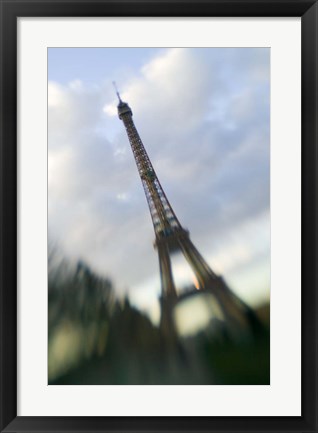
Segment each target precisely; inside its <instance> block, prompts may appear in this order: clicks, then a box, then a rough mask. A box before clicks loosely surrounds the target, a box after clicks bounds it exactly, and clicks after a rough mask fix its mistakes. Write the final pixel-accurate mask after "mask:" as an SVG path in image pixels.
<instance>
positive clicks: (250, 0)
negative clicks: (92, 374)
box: [0, 0, 318, 433]
mask: <svg viewBox="0 0 318 433" xmlns="http://www.w3.org/2000/svg"><path fill="white" fill-rule="evenodd" d="M0 5H1V25H0V27H1V74H0V78H1V90H0V94H1V126H0V132H1V147H0V149H1V157H0V161H1V172H0V179H1V220H0V229H1V243H0V260H1V262H0V285H1V287H0V288H1V314H0V320H1V377H0V379H1V384H0V390H1V391H0V392H1V394H0V396H1V412H0V416H1V420H0V430H1V432H109V433H110V432H115V431H116V432H118V431H121V432H139V431H147V432H177V431H182V432H201V431H205V432H208V431H209V432H239V431H240V432H243V431H246V432H252V431H253V432H260V431H262V432H291V431H301V432H317V431H318V430H317V407H318V402H317V319H316V316H317V313H318V309H317V267H316V261H317V119H318V111H317V78H318V76H317V61H318V56H317V48H318V44H317V34H318V33H317V23H318V20H317V17H318V15H317V14H318V6H317V1H313V0H216V1H215V0H206V1H203V0H199V1H195V0H180V1H177V0H173V1H171V2H169V1H165V0H157V1H151V2H145V1H136V0H132V1H121V0H112V1H107V0H91V1H90V0H81V1H77V0H65V1H62V2H61V1H52V0H42V1H32V0H0ZM53 16H54V17H93V16H107V17H115V16H117V17H119V16H127V17H151V16H162V17H169V16H170V17H176V16H180V17H199V16H214V17H227V16H233V17H243V16H244V17H301V38H302V41H301V50H302V54H301V57H302V60H301V74H302V84H301V91H302V98H301V113H302V133H301V139H302V150H301V155H302V161H301V169H302V177H301V194H302V209H301V216H302V227H301V231H302V233H301V234H302V243H301V248H302V251H301V258H302V259H301V260H302V262H301V267H302V334H301V337H302V354H301V359H302V387H301V393H302V394H301V399H302V411H301V412H302V415H301V416H297V417H283V416H282V417H245V416H244V417H147V416H145V417H40V416H39V417H34V416H32V417H20V416H17V252H18V251H17V240H18V237H17V175H18V173H17V18H18V17H53ZM286 163H288V158H286ZM282 314H283V312H282Z"/></svg>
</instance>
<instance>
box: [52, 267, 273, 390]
mask: <svg viewBox="0 0 318 433" xmlns="http://www.w3.org/2000/svg"><path fill="white" fill-rule="evenodd" d="M49 268H50V267H49ZM256 313H257V315H258V317H259V318H260V320H261V322H262V324H263V329H261V330H259V331H258V332H257V334H255V335H253V336H249V337H248V338H247V337H246V335H245V336H243V335H242V338H240V339H236V340H233V339H232V338H230V337H229V335H227V333H226V332H224V329H222V328H220V329H217V330H216V329H215V328H213V329H212V327H211V326H212V325H211V326H210V327H209V326H207V327H206V328H205V329H201V330H200V331H199V332H197V333H196V334H194V335H191V336H188V337H179V338H176V339H173V340H171V339H169V340H167V339H166V338H164V337H163V335H162V334H161V332H160V330H159V328H158V327H156V326H154V325H153V323H152V322H151V321H150V319H149V318H148V317H147V316H146V315H145V314H143V313H142V312H140V311H138V310H137V309H136V308H134V307H132V306H131V305H130V304H129V301H128V300H127V299H124V300H119V299H116V297H115V296H114V289H113V287H112V283H111V281H110V280H107V279H103V278H100V277H99V276H97V275H95V274H94V272H93V271H92V270H91V269H89V267H88V266H86V265H85V264H84V263H81V262H79V263H78V264H77V265H76V266H74V267H70V266H68V265H67V264H66V263H65V262H62V263H59V265H58V266H52V267H51V268H50V272H49V294H48V382H49V384H50V385H59V384H60V385H66V384H72V385H74V384H78V385H84V384H87V385H88V384H91V385H102V384H112V385H127V384H135V385H155V384H156V385H165V384H179V385H181V384H184V385H187V384H218V385H220V384H224V385H226V384H228V385H233V384H237V385H238V384H245V385H250V384H258V385H259V384H264V385H265V384H269V383H270V349H269V346H270V344H269V343H270V338H269V337H270V333H269V313H270V310H269V304H266V305H262V306H260V307H259V308H258V309H257V310H256ZM211 323H212V322H211Z"/></svg>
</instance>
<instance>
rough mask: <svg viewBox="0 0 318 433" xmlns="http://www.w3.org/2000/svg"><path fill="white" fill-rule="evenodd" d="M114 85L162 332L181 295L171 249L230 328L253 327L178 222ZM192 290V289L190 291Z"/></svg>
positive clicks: (248, 313)
mask: <svg viewBox="0 0 318 433" xmlns="http://www.w3.org/2000/svg"><path fill="white" fill-rule="evenodd" d="M114 87H115V90H116V94H117V97H118V100H119V103H118V106H117V109H118V116H119V119H120V120H122V122H123V124H124V126H125V129H126V132H127V135H128V139H129V142H130V145H131V148H132V151H133V154H134V157H135V161H136V165H137V168H138V172H139V175H140V178H141V182H142V186H143V188H144V192H145V195H146V199H147V202H148V206H149V210H150V215H151V219H152V223H153V227H154V231H155V242H154V246H155V248H156V249H157V251H158V257H159V266H160V278H161V298H160V301H161V318H160V327H161V329H162V331H163V333H164V334H166V335H169V333H173V332H174V321H173V309H174V307H175V306H176V304H177V303H178V302H179V301H180V299H181V298H182V296H180V295H179V294H178V293H177V290H176V287H175V283H174V279H173V272H172V266H171V257H170V256H171V254H173V253H175V252H181V253H182V254H183V255H184V257H185V258H186V260H187V262H188V263H189V265H190V267H191V268H192V270H193V272H194V274H195V276H196V278H197V281H198V285H199V287H198V290H200V291H202V292H207V293H210V294H211V295H213V296H214V298H215V300H216V301H217V303H218V304H219V307H220V308H221V311H222V313H223V317H224V321H225V322H226V323H227V324H229V325H231V327H232V329H236V330H237V329H238V326H239V328H241V327H245V328H246V327H249V328H251V327H252V328H255V327H256V326H258V323H259V322H258V319H257V317H256V315H255V313H254V311H253V310H252V309H251V308H250V307H249V306H248V305H247V304H245V303H244V302H243V301H242V300H241V299H240V298H239V297H238V296H237V295H235V294H234V293H233V292H232V291H231V290H230V289H229V287H228V286H227V284H226V283H225V281H224V280H223V278H222V277H221V276H218V275H216V274H215V273H214V272H213V271H212V269H211V268H210V266H209V265H208V263H207V262H206V261H205V259H204V258H203V257H202V255H201V254H200V253H199V251H198V250H197V248H196V247H195V246H194V244H193V243H192V241H191V239H190V237H189V231H188V230H186V229H185V228H183V227H182V225H181V224H180V222H179V220H178V218H177V216H176V214H175V212H174V210H173V209H172V206H171V205H170V203H169V200H168V198H167V196H166V194H165V192H164V190H163V188H162V186H161V184H160V182H159V179H158V177H157V175H156V172H155V170H154V168H153V165H152V163H151V161H150V158H149V156H148V154H147V152H146V149H145V147H144V145H143V143H142V141H141V138H140V136H139V134H138V131H137V129H136V127H135V124H134V122H133V119H132V110H131V108H130V107H129V105H128V104H127V103H126V102H123V101H122V99H121V97H120V94H119V92H118V90H117V88H116V85H115V83H114ZM196 292H197V290H193V293H196Z"/></svg>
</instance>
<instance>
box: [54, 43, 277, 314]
mask: <svg viewBox="0 0 318 433" xmlns="http://www.w3.org/2000/svg"><path fill="white" fill-rule="evenodd" d="M48 57H49V61H48V105H49V107H48V124H49V130H48V159H49V160H48V168H49V174H48V176H49V179H48V183H49V203H48V210H49V236H50V239H51V240H54V242H56V243H57V244H58V245H59V247H60V249H61V251H63V254H65V255H66V256H67V257H69V258H71V259H79V258H80V259H82V260H84V261H86V262H87V263H88V264H89V265H90V266H91V267H92V268H93V269H94V270H95V271H96V272H98V273H100V274H102V275H104V276H107V277H110V278H111V279H112V281H113V284H114V286H115V288H116V290H117V291H118V293H120V294H122V293H126V292H127V293H128V294H129V296H130V298H131V301H132V302H133V303H135V304H136V305H138V306H139V307H140V308H142V309H144V310H146V311H148V312H149V313H150V315H151V316H152V317H153V318H156V317H158V311H159V310H158V301H157V298H158V294H159V293H160V280H159V267H158V257H157V253H156V251H155V250H154V249H153V241H154V232H153V227H152V222H151V218H150V214H149V210H148V206H147V202H146V199H145V197H144V192H143V188H142V185H141V181H140V179H139V175H138V171H137V168H136V165H135V161H134V158H133V155H132V151H131V149H130V145H129V142H128V139H127V136H126V133H125V130H124V127H123V124H122V122H121V121H120V120H119V119H118V117H117V108H116V105H117V100H116V95H115V92H114V89H113V87H112V81H113V80H116V82H117V86H118V87H119V90H120V92H121V95H122V99H123V100H124V101H126V102H128V103H129V105H130V107H131V108H132V111H133V119H134V121H135V124H136V127H137V129H138V131H139V133H140V135H141V138H142V140H143V143H144V145H145V147H146V149H147V151H148V154H149V156H150V158H151V160H152V163H153V165H154V167H155V170H156V172H157V175H158V177H159V179H160V182H161V184H162V186H163V188H164V190H165V192H166V194H167V196H168V199H169V201H170V203H171V205H172V207H173V208H174V210H175V212H176V214H177V216H178V218H179V220H180V222H181V224H182V225H183V226H184V227H185V228H187V229H189V231H190V236H191V239H192V241H193V243H194V244H195V245H196V247H197V248H198V249H199V251H200V252H201V253H202V254H203V256H204V257H205V258H206V260H207V261H208V263H209V264H210V265H211V267H212V269H213V270H214V271H215V272H216V273H219V274H222V275H223V276H224V278H225V279H226V280H227V282H228V283H229V285H230V287H231V288H232V289H233V290H234V291H235V292H237V293H238V294H239V295H240V296H241V297H242V298H243V299H244V300H245V301H247V302H249V303H250V304H256V303H258V302H260V301H262V300H264V299H267V298H268V297H269V290H270V208H269V176H270V166H269V157H270V123H269V120H270V100H269V97H270V87H269V86H270V82H269V79H270V51H269V49H266V48H247V49H242V48H239V49H236V48H202V49H183V48H182V49H181V48H172V49H170V48H169V49H167V48H163V49H158V48H156V49H151V48H146V49H142V48H128V49H125V48H105V49H102V48H96V49H92V48H84V49H82V48H50V49H49V54H48ZM173 267H174V271H175V275H176V282H177V285H179V286H182V285H184V284H186V283H188V282H190V279H191V272H189V269H188V267H187V266H186V263H185V261H184V260H183V258H182V257H178V256H177V257H175V258H174V259H173Z"/></svg>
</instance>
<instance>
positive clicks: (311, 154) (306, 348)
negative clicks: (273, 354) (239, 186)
mask: <svg viewBox="0 0 318 433" xmlns="http://www.w3.org/2000/svg"><path fill="white" fill-rule="evenodd" d="M317 28H318V3H317V2H316V3H315V4H314V5H313V6H312V7H311V8H310V9H309V10H308V11H307V12H306V13H305V14H304V16H303V17H302V30H301V36H302V42H301V43H302V67H301V75H302V85H301V91H302V96H301V98H302V131H301V139H302V187H301V194H302V212H301V219H302V277H301V278H302V288H304V287H305V286H306V290H302V307H301V312H302V356H301V363H302V416H303V417H304V419H305V420H306V422H307V423H308V428H309V429H310V430H309V431H314V432H317V407H318V401H317V317H316V314H317V312H318V306H317V291H318V266H317V259H318V255H317V248H318V236H317V235H318V234H317V216H318V212H317V210H318V200H317V199H318V197H317V193H318V152H317V145H318V134H317V121H318V93H317V89H318V86H317V78H318V67H317V63H318V30H317ZM313 342H314V347H312V345H313ZM306 372H311V374H312V376H311V377H310V376H309V375H308V374H305V373H306ZM312 429H313V430H312Z"/></svg>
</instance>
